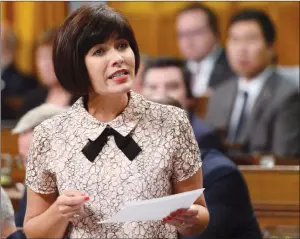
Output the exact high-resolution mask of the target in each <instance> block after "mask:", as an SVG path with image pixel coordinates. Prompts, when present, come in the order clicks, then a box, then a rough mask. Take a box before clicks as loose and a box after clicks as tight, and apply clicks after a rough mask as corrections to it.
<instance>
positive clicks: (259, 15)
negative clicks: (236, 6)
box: [229, 9, 276, 45]
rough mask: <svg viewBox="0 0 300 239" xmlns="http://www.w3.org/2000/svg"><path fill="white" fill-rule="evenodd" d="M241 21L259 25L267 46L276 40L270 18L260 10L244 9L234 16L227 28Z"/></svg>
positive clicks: (274, 29)
mask: <svg viewBox="0 0 300 239" xmlns="http://www.w3.org/2000/svg"><path fill="white" fill-rule="evenodd" d="M241 21H255V22H257V23H258V24H259V26H260V28H261V31H262V33H263V35H264V38H265V41H266V43H267V44H270V45H272V44H274V42H275V40H276V28H275V26H274V24H273V22H272V20H271V18H270V17H269V16H268V15H267V14H266V13H265V12H264V11H261V10H256V9H244V10H242V11H240V12H238V13H237V14H235V15H234V16H233V17H232V18H231V20H230V23H229V27H231V26H232V25H233V24H235V23H237V22H241Z"/></svg>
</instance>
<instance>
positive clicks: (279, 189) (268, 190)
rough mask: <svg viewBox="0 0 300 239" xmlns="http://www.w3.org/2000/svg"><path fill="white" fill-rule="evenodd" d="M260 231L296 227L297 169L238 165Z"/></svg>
mask: <svg viewBox="0 0 300 239" xmlns="http://www.w3.org/2000/svg"><path fill="white" fill-rule="evenodd" d="M240 169H241V171H242V173H243V175H244V178H245V180H246V182H247V185H248V188H249V191H250V196H251V200H252V203H253V206H254V209H255V211H256V215H257V218H258V220H259V223H260V226H261V227H262V228H267V227H275V226H298V227H299V216H300V214H299V209H300V208H299V166H276V167H274V168H272V169H264V168H261V167H260V166H240Z"/></svg>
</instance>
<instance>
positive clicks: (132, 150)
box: [81, 126, 142, 162]
mask: <svg viewBox="0 0 300 239" xmlns="http://www.w3.org/2000/svg"><path fill="white" fill-rule="evenodd" d="M110 135H113V136H114V138H115V142H116V145H117V146H118V148H119V149H120V150H122V152H123V153H124V154H125V155H126V157H127V158H128V159H129V160H130V161H132V160H133V159H134V158H135V157H136V156H137V155H138V154H139V153H140V151H142V149H141V148H140V147H139V145H138V144H137V143H136V142H135V141H134V140H133V139H132V137H131V136H130V135H127V136H126V137H124V136H122V135H121V134H120V133H119V132H117V131H115V130H114V129H113V128H111V127H109V126H108V127H106V128H105V130H104V131H103V132H102V134H101V135H100V136H99V137H98V138H97V139H96V140H95V141H92V140H90V139H89V142H88V143H87V144H86V145H85V146H84V148H83V149H82V150H81V152H82V153H83V154H84V155H85V157H86V158H87V159H88V160H89V161H91V162H94V160H95V158H96V157H97V156H98V154H99V153H100V152H101V150H102V148H103V146H104V145H105V144H106V143H107V138H108V136H110Z"/></svg>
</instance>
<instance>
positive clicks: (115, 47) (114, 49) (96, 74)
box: [85, 38, 135, 95]
mask: <svg viewBox="0 0 300 239" xmlns="http://www.w3.org/2000/svg"><path fill="white" fill-rule="evenodd" d="M85 64H86V67H87V70H88V74H89V77H90V81H91V85H92V88H93V91H94V92H95V93H97V94H99V95H108V94H119V93H125V92H128V91H129V90H130V89H131V87H132V83H133V79H134V76H135V57H134V53H133V51H132V49H131V47H130V46H129V43H128V41H127V40H125V39H115V38H111V39H109V40H108V41H106V42H104V43H103V44H97V45H95V46H93V47H92V48H91V49H90V50H89V51H88V53H87V54H86V55H85Z"/></svg>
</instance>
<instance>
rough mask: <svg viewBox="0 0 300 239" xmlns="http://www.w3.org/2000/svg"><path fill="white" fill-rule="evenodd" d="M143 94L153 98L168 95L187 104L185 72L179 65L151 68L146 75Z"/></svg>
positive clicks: (184, 104)
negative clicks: (183, 72)
mask: <svg viewBox="0 0 300 239" xmlns="http://www.w3.org/2000/svg"><path fill="white" fill-rule="evenodd" d="M143 94H144V96H145V97H148V98H151V97H152V96H153V95H156V96H158V97H164V96H168V97H171V98H173V99H175V100H177V101H178V102H179V103H180V104H181V105H182V106H184V107H185V106H186V103H187V93H186V89H185V84H184V79H183V74H182V72H181V70H180V69H179V68H178V67H173V66H172V67H162V68H150V69H149V70H148V71H147V72H146V73H145V76H144V81H143Z"/></svg>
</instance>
